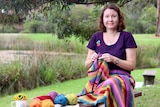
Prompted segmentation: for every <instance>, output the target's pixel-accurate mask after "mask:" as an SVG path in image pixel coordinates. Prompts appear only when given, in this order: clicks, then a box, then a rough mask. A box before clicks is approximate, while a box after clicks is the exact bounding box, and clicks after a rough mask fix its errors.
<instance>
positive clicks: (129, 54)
mask: <svg viewBox="0 0 160 107" xmlns="http://www.w3.org/2000/svg"><path fill="white" fill-rule="evenodd" d="M100 59H104V60H105V61H106V62H112V63H114V64H115V65H117V66H119V67H121V68H123V69H125V70H128V71H132V70H134V68H135V66H136V48H127V49H126V60H122V59H120V58H118V57H115V56H113V55H111V54H109V53H105V54H103V55H102V56H101V57H100Z"/></svg>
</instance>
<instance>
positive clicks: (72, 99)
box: [66, 94, 78, 105]
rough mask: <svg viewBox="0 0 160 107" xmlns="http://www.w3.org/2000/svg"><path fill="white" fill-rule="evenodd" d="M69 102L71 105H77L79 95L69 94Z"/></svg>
mask: <svg viewBox="0 0 160 107" xmlns="http://www.w3.org/2000/svg"><path fill="white" fill-rule="evenodd" d="M66 97H67V99H68V103H69V104H70V105H76V104H77V102H78V99H77V96H76V95H75V94H67V95H66Z"/></svg>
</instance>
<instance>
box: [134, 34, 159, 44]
mask: <svg viewBox="0 0 160 107" xmlns="http://www.w3.org/2000/svg"><path fill="white" fill-rule="evenodd" d="M133 36H134V38H135V40H136V42H137V44H142V45H158V44H160V37H156V36H155V34H133Z"/></svg>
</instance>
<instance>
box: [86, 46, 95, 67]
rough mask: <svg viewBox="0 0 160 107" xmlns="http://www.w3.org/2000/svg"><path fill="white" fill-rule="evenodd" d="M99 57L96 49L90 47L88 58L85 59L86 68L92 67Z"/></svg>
mask: <svg viewBox="0 0 160 107" xmlns="http://www.w3.org/2000/svg"><path fill="white" fill-rule="evenodd" d="M97 58H98V54H97V53H96V52H95V51H94V50H91V49H88V54H87V58H86V60H85V66H86V68H90V67H91V65H92V63H93V61H94V60H95V59H97Z"/></svg>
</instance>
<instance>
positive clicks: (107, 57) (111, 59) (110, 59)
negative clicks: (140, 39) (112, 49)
mask: <svg viewBox="0 0 160 107" xmlns="http://www.w3.org/2000/svg"><path fill="white" fill-rule="evenodd" d="M99 59H103V60H105V61H106V62H112V63H113V62H114V59H115V56H113V55H111V54H109V53H105V54H102V56H101V57H99Z"/></svg>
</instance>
